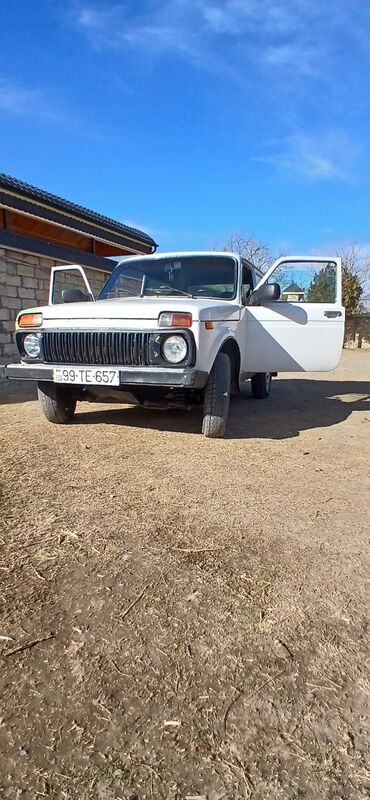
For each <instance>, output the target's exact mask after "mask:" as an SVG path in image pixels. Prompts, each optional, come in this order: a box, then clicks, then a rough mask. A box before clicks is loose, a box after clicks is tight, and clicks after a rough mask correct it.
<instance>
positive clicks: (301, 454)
mask: <svg viewBox="0 0 370 800" xmlns="http://www.w3.org/2000/svg"><path fill="white" fill-rule="evenodd" d="M361 363H363V362H361ZM347 364H348V366H347ZM362 368H363V367H361V369H362ZM358 369H359V368H358V366H357V362H356V360H355V359H353V357H352V359H347V360H346V362H345V365H344V367H343V371H342V373H341V372H339V375H338V376H337V375H335V376H332V385H331V386H329V385H327V384H328V383H329V382H327V384H325V385H324V382H323V381H321V380H319V381H312V382H310V383H307V384H306V385H304V384H303V382H301V381H293V380H292V381H278V382H277V383H276V386H275V397H274V398H271V400H270V401H268V403H267V405H266V406H265V405H264V404H261V403H258V402H255V401H253V400H248V399H247V398H244V399H241V400H239V401H236V404H235V406H234V409H233V411H232V419H231V426H230V430H231V433H232V435H233V436H234V438H232V439H230V440H225V441H221V442H204V441H203V440H202V439H201V437H199V436H198V435H196V431H197V425H198V421H197V419H196V418H194V419H193V418H187V417H183V416H182V415H180V416H179V415H178V416H177V417H176V419H173V418H172V417H171V419H170V421H169V427H170V428H171V430H169V431H166V430H164V426H163V420H164V419H165V418H164V417H163V416H161V415H159V414H150V413H147V412H146V413H145V414H143V412H141V411H135V410H134V411H132V409H126V410H123V411H117V409H112V411H111V412H110V414H111V415H112V416H111V417H110V415H109V414H108V412H105V411H100V410H99V408H98V407H93V408H92V411H91V410H90V411H86V412H84V413H83V414H82V415H81V416H82V420H83V424H76V425H73V426H71V427H67V428H53V427H49V426H48V425H47V423H46V422H44V421H43V420H42V418H41V417H40V416H39V414H38V411H37V408H36V406H35V404H34V403H33V402H27V403H24V404H22V403H18V404H17V405H14V404H9V405H7V404H6V403H3V405H2V406H1V408H0V447H1V448H2V453H3V470H2V476H1V481H2V483H1V487H2V493H0V519H1V520H2V522H1V525H2V527H1V528H0V537H1V544H2V550H3V560H2V562H1V572H0V579H1V615H0V619H1V624H0V635H1V636H3V637H9V638H3V639H0V649H1V653H2V655H1V656H0V657H1V658H2V671H1V692H0V694H1V697H2V701H1V702H2V708H1V712H0V716H1V725H0V753H1V756H0V764H1V770H0V775H1V777H0V791H1V792H2V796H3V797H4V798H6V799H7V800H13V798H18V797H19V798H21V799H22V800H24V798H26V800H27V799H28V798H30V800H31V799H32V800H34V798H36V797H49V798H51V797H53V798H58V800H65V798H67V799H68V800H113V799H115V800H118V799H119V798H122V799H123V800H149V798H150V799H151V798H155V800H185V798H192V797H195V798H197V799H198V800H199V798H201V799H202V800H203V799H204V798H207V800H222V799H223V800H226V798H227V800H240V798H252V800H275V798H284V800H296V799H297V800H298V798H305V800H339V799H340V798H341V799H342V800H343V798H345V800H364V798H365V797H367V794H368V789H369V784H368V772H367V765H368V761H367V758H368V741H367V738H366V714H367V713H368V710H369V696H370V692H369V684H368V673H369V670H368V666H369V662H368V652H369V650H368V646H369V640H368V628H367V621H366V616H367V608H368V605H369V602H368V601H369V586H368V571H367V565H366V562H365V557H366V548H367V545H368V530H369V528H370V525H369V508H368V499H367V497H368V495H367V494H366V492H367V491H368V488H367V471H366V465H367V463H368V446H369V438H370V434H369V431H370V428H369V424H368V419H369V416H370V415H369V412H368V411H367V407H366V405H365V403H366V401H365V400H363V401H362V400H361V397H362V395H365V392H363V391H362V389H363V387H364V385H365V384H364V382H363V381H362V378H361V375H360V374H359V373H358ZM356 370H357V371H356ZM341 380H342V381H343V396H345V397H348V396H354V395H355V396H356V400H355V401H353V402H356V403H357V405H356V406H354V407H352V405H351V403H350V405H351V408H350V409H349V408H346V409H342V408H339V407H338V406H337V405H336V403H340V402H342V401H340V400H333V401H332V402H333V403H334V410H333V411H330V413H329V411H328V405H327V404H328V403H329V398H330V397H331V396H335V397H338V396H340V394H341V393H340V382H341ZM359 396H360V405H358V402H359V400H358V397H359ZM3 399H4V398H3ZM345 402H346V403H347V400H346V401H345ZM351 402H352V401H351ZM344 404H345V403H344V401H343V402H342V405H344ZM347 405H348V403H347ZM329 408H331V406H330V404H329ZM313 410H315V414H314V413H313ZM288 413H289V414H290V419H291V431H292V435H291V436H288V435H287V433H286V430H287V422H286V417H287V414H288ZM280 419H282V422H281V426H280V433H281V435H280V436H277V437H276V438H275V439H272V438H270V434H271V430H274V432H275V434H276V432H277V430H278V428H279V424H280V423H279V420H280ZM314 420H316V422H315V423H314ZM118 422H119V423H120V424H117V423H118ZM182 426H183V427H187V429H188V430H187V432H186V433H184V432H182V429H181V428H182ZM297 430H299V434H300V435H299V436H297V435H296V432H297ZM264 431H265V432H264ZM237 432H239V433H238V435H237ZM253 432H254V433H255V434H257V433H258V435H253ZM306 453H308V454H309V455H305V454H306ZM49 637H52V638H49ZM30 644H31V645H33V646H31V647H30ZM4 656H5V658H4Z"/></svg>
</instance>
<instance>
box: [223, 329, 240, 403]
mask: <svg viewBox="0 0 370 800" xmlns="http://www.w3.org/2000/svg"><path fill="white" fill-rule="evenodd" d="M218 353H226V354H227V355H228V356H229V358H230V361H231V384H232V387H233V390H234V391H239V376H240V364H241V354H240V349H239V345H238V343H237V341H236V339H233V338H232V337H231V336H230V337H228V338H227V339H225V341H224V342H222V345H221V346H220V348H219V350H218ZM218 353H217V355H218Z"/></svg>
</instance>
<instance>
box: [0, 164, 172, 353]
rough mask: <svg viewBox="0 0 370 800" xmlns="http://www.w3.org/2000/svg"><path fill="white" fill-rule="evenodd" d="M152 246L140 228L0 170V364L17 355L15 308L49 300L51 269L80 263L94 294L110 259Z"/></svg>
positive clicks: (107, 271)
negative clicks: (84, 269)
mask: <svg viewBox="0 0 370 800" xmlns="http://www.w3.org/2000/svg"><path fill="white" fill-rule="evenodd" d="M156 247H157V245H156V243H155V241H154V240H153V239H152V237H151V236H148V234H147V233H143V231H140V230H137V229H136V228H132V227H131V226H128V225H124V224H123V223H122V222H117V221H116V220H113V219H110V218H109V217H105V216H103V215H102V214H98V213H97V212H96V211H91V210H90V209H88V208H83V207H82V206H78V205H76V204H75V203H72V202H70V201H69V200H64V199H63V198H62V197H57V196H56V195H53V194H50V193H49V192H45V191H44V190H43V189H38V188H36V187H35V186H29V184H27V183H23V181H20V180H18V179H17V178H12V177H10V176H9V175H4V174H2V173H0V364H1V363H4V362H6V361H7V360H8V359H9V357H12V356H14V355H16V354H17V348H16V345H15V342H14V335H13V332H14V320H15V317H16V315H17V313H18V311H20V310H21V309H22V308H30V307H32V306H40V305H44V304H45V303H47V302H48V287H49V279H50V270H51V267H53V266H61V265H63V264H66V265H67V264H81V265H82V266H84V267H85V268H86V272H87V274H88V277H89V280H90V285H91V287H92V290H93V291H94V292H95V293H97V292H99V290H100V288H101V286H102V285H103V284H104V283H105V281H106V279H107V277H108V275H109V274H110V273H111V272H112V269H113V268H114V266H115V264H116V263H117V262H116V261H114V260H112V258H120V257H121V256H127V255H135V254H141V253H142V254H143V255H147V254H150V253H153V252H154V251H155V249H156ZM71 280H72V279H71Z"/></svg>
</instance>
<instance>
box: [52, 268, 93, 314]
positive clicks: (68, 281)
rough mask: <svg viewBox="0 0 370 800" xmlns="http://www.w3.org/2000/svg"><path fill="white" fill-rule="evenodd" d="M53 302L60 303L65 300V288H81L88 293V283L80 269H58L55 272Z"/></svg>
mask: <svg viewBox="0 0 370 800" xmlns="http://www.w3.org/2000/svg"><path fill="white" fill-rule="evenodd" d="M52 280H53V293H52V300H51V302H52V304H53V305H59V304H60V303H62V302H63V300H62V291H63V289H79V290H80V291H81V292H83V294H85V295H86V294H88V289H87V286H86V283H85V281H84V279H83V277H82V274H81V272H80V271H79V270H78V269H68V267H66V269H65V270H56V271H55V272H54V273H53V278H52Z"/></svg>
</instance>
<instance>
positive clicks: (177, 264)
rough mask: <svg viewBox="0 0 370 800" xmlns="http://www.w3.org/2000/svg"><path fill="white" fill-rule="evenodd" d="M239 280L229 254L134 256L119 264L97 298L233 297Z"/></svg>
mask: <svg viewBox="0 0 370 800" xmlns="http://www.w3.org/2000/svg"><path fill="white" fill-rule="evenodd" d="M236 281H237V263H236V260H235V258H233V257H232V256H228V255H225V256H220V255H217V256H216V255H214V256H212V255H206V256H201V255H199V256H179V257H178V258H176V257H173V258H170V257H165V256H164V257H163V258H153V259H150V258H147V259H142V260H139V259H137V260H136V259H135V261H133V262H131V263H130V262H129V261H126V262H123V263H122V264H120V265H119V266H118V267H116V269H115V270H114V271H113V272H112V275H111V276H110V278H108V281H107V283H106V284H105V286H103V289H102V290H101V292H100V295H99V297H98V300H107V299H112V298H119V297H161V296H163V297H169V296H171V297H175V296H178V297H181V296H185V297H214V298H217V299H220V300H232V299H233V298H234V297H235V294H236Z"/></svg>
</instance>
